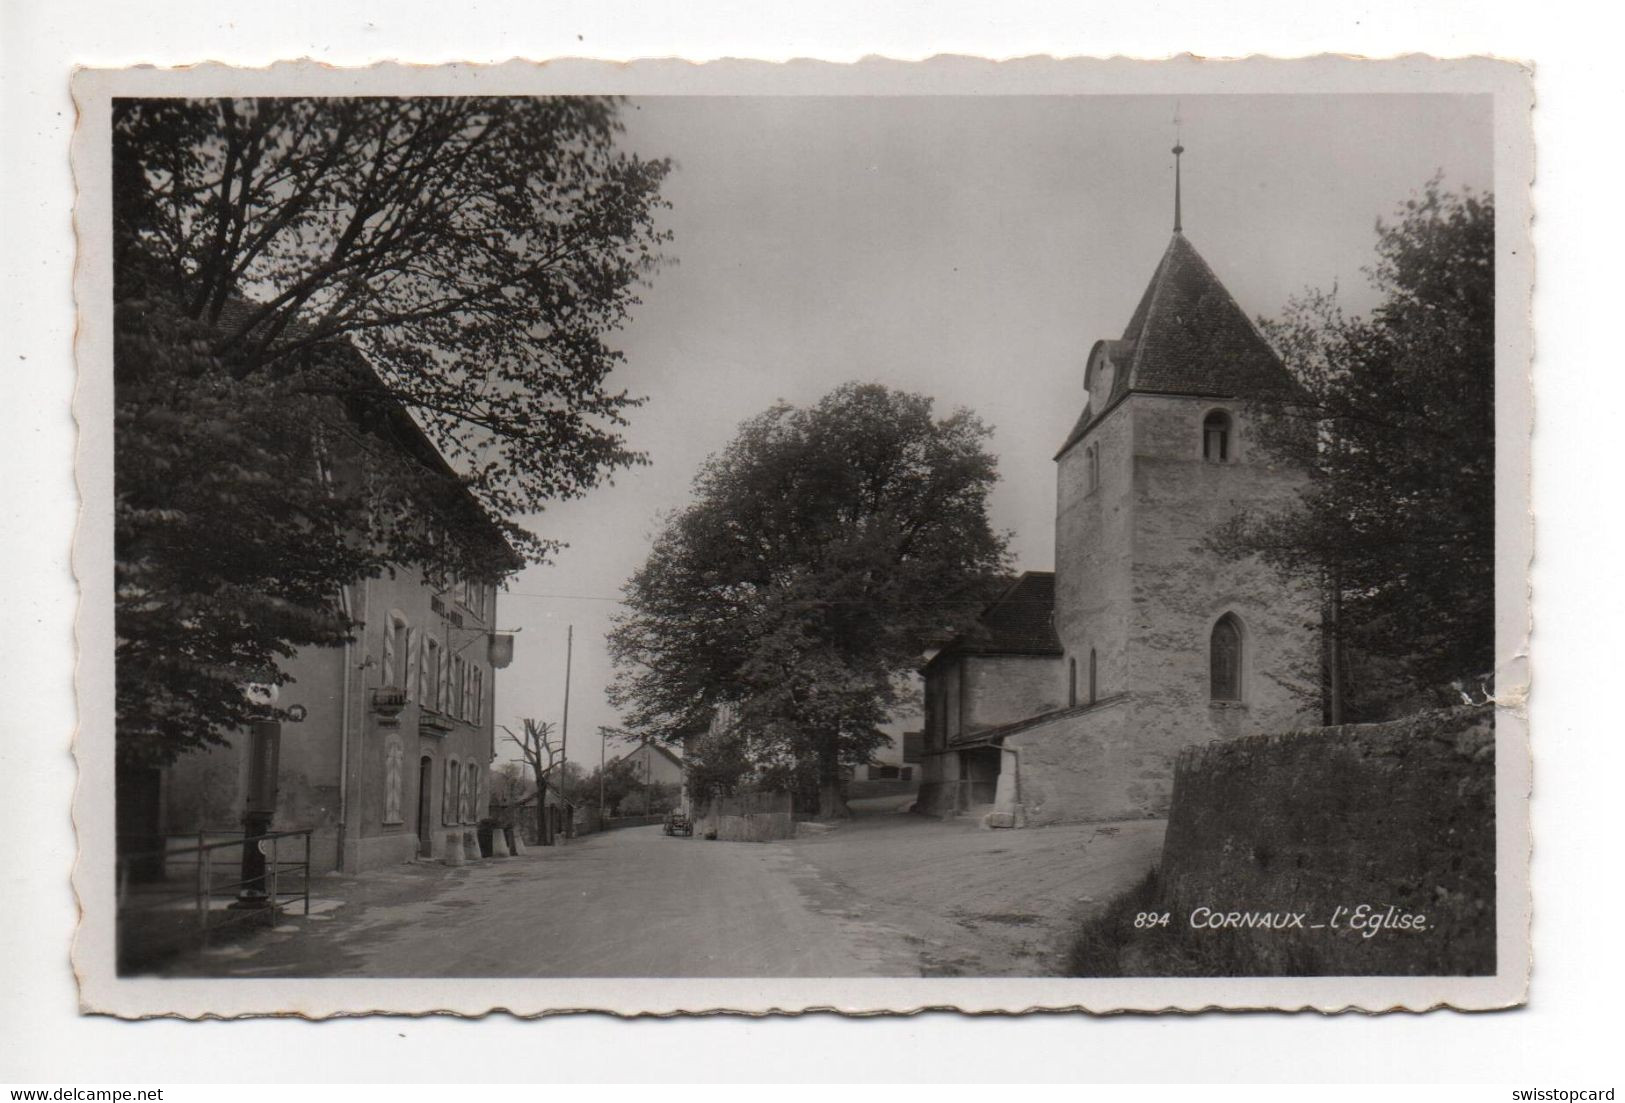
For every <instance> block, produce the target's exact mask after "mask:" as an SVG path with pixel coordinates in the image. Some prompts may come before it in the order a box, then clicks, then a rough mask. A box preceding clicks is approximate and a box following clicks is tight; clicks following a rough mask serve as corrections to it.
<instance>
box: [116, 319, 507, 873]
mask: <svg viewBox="0 0 1625 1103" xmlns="http://www.w3.org/2000/svg"><path fill="white" fill-rule="evenodd" d="M323 351H324V353H326V354H328V355H331V356H333V357H335V358H337V359H338V360H339V361H340V362H341V363H342V364H343V365H344V366H345V367H346V368H347V369H348V370H349V371H350V373H351V377H352V378H353V380H354V381H355V382H356V383H357V384H358V385H361V386H371V387H373V388H376V389H377V390H375V392H374V396H373V397H374V400H373V401H372V403H371V404H370V405H369V407H368V409H367V411H366V415H365V416H364V417H361V418H358V419H357V421H356V428H357V432H358V434H361V435H363V436H365V437H366V438H367V442H368V445H369V448H368V450H369V451H370V453H371V454H372V456H373V457H374V458H373V459H372V460H371V461H370V462H379V461H378V460H377V458H376V457H377V456H378V455H380V454H382V455H383V456H385V457H387V458H388V459H386V461H385V462H389V461H391V460H392V462H397V463H401V464H417V465H421V466H422V467H423V468H425V469H427V471H428V472H429V473H430V474H431V475H435V476H443V477H444V478H445V479H446V480H455V479H456V476H455V474H454V473H453V472H452V471H451V469H450V467H449V466H448V465H447V464H446V461H445V460H444V458H443V457H442V456H441V455H440V453H439V452H438V451H437V450H436V449H435V447H434V445H433V444H432V443H431V442H430V440H429V439H428V437H427V436H425V435H424V433H423V431H422V430H421V429H420V428H419V427H418V425H417V423H416V422H415V421H413V419H412V417H411V416H410V415H409V414H408V413H407V412H406V411H405V410H404V409H403V408H402V407H400V406H399V405H398V404H396V403H394V402H392V401H390V400H389V399H388V398H387V396H382V395H381V394H379V392H381V384H379V383H378V381H377V376H376V375H375V374H374V373H373V370H372V368H371V366H370V365H369V364H368V363H367V361H366V359H365V358H364V357H363V356H362V355H361V353H360V352H359V351H357V350H356V349H355V348H354V347H353V346H351V345H350V344H349V343H348V342H334V343H333V344H332V345H330V346H324V347H323ZM351 416H352V417H354V416H355V415H354V414H352V415H351ZM380 445H381V447H380ZM330 459H331V466H332V468H333V478H335V479H340V480H342V479H345V478H363V477H365V470H366V469H365V468H364V467H363V465H362V463H361V461H360V460H359V459H356V458H354V457H346V456H345V455H333V456H331V457H330ZM442 485H446V484H442ZM452 485H454V484H452ZM449 498H450V500H451V502H452V503H453V504H452V506H450V507H448V506H447V505H446V504H445V500H444V499H442V500H441V504H440V505H439V506H437V507H436V508H437V509H440V510H444V509H447V508H455V509H460V510H461V511H462V515H461V516H459V517H458V518H457V520H458V522H459V523H458V525H457V531H459V532H461V533H463V534H465V535H464V537H463V538H464V539H469V540H474V541H477V543H478V546H477V547H472V548H469V549H467V550H468V551H469V552H470V554H471V556H472V557H473V558H475V559H477V560H479V561H480V562H481V563H482V570H481V572H480V574H481V577H479V578H440V577H432V576H430V575H429V574H428V573H426V572H425V571H423V570H421V569H419V568H417V567H415V566H411V565H401V566H398V567H397V568H396V570H395V571H394V572H393V574H391V575H387V576H385V577H381V578H375V579H368V580H364V581H361V582H359V583H356V584H355V585H352V586H347V587H345V588H344V590H343V592H342V600H343V602H344V604H345V608H346V609H347V610H348V611H349V612H350V615H351V616H352V617H353V618H354V619H356V620H357V621H358V622H360V623H359V627H358V629H357V632H356V635H355V637H354V639H353V640H352V641H351V642H350V643H348V644H346V645H344V646H342V647H307V648H304V649H302V650H300V651H299V652H297V653H296V654H295V655H294V656H293V657H292V658H290V659H288V660H285V661H284V663H283V669H284V671H285V672H286V673H288V674H289V675H291V676H292V681H291V682H290V683H288V684H287V685H284V686H282V687H281V688H280V691H279V696H278V700H277V705H278V707H280V708H284V709H289V708H294V707H297V708H298V709H299V710H301V711H302V712H303V719H302V720H301V721H300V722H298V723H287V724H259V725H255V726H254V730H253V731H243V732H234V733H230V734H229V736H228V738H227V742H226V743H225V744H224V745H221V746H216V747H212V748H208V749H204V750H198V751H194V752H192V753H190V754H187V755H185V756H183V757H182V758H181V759H180V760H179V761H177V762H176V763H175V764H174V765H172V766H170V767H168V768H166V769H161V770H158V769H154V770H128V771H121V775H120V777H119V783H118V792H117V801H118V821H119V833H120V836H121V838H120V847H121V851H124V852H132V851H135V852H139V851H140V850H141V849H142V848H145V847H148V846H150V845H151V844H152V843H153V842H155V841H158V840H162V839H163V838H165V837H169V836H175V835H190V836H192V837H194V838H195V837H197V836H198V835H199V834H200V833H201V834H202V835H204V836H212V835H221V836H229V835H234V834H235V835H239V836H240V835H241V834H242V831H243V828H244V811H245V806H246V803H247V800H248V796H249V794H250V792H258V793H262V794H263V793H267V792H271V793H274V798H275V801H274V812H272V814H271V824H270V827H271V829H272V830H275V831H283V830H300V829H304V828H310V829H312V832H313V834H312V856H311V857H312V864H313V866H314V867H315V868H316V869H318V870H330V869H342V870H345V871H347V872H353V871H357V870H362V869H368V868H373V867H377V866H381V865H386V864H390V863H394V862H401V861H405V860H409V859H411V858H414V857H418V856H423V857H435V858H438V857H440V856H442V855H443V854H444V853H445V852H446V850H447V848H448V847H449V846H457V847H461V846H463V845H464V844H463V836H464V834H465V833H466V832H467V831H470V830H472V829H473V828H474V826H475V825H476V824H477V823H478V821H479V820H480V819H481V817H482V816H483V815H484V814H485V807H486V802H487V799H488V795H489V785H488V784H487V781H486V777H487V771H488V768H489V766H490V764H491V760H492V758H493V720H492V711H493V703H494V695H495V674H496V671H497V670H498V669H500V668H502V667H505V666H507V665H508V663H509V661H510V660H511V658H512V646H513V640H512V637H511V636H506V635H501V634H499V633H498V632H497V623H498V622H497V587H498V585H499V584H500V581H501V580H502V578H503V577H504V576H505V575H507V574H508V573H509V572H511V571H512V570H514V569H516V568H517V566H518V565H519V561H518V557H517V555H516V554H515V553H514V551H513V549H512V548H511V547H509V545H508V544H507V542H506V541H505V539H504V538H503V536H502V534H501V532H500V531H499V530H498V529H497V527H496V526H495V525H494V524H492V523H490V521H489V519H488V518H487V517H486V515H485V514H484V513H483V512H482V511H481V507H480V505H479V503H478V502H476V501H475V499H474V498H473V497H472V496H471V495H469V494H468V493H467V492H466V491H463V490H461V489H460V488H455V490H454V493H452V494H451V495H449ZM445 517H446V515H445V514H444V513H440V514H438V515H437V514H436V513H435V512H433V511H431V510H430V509H429V507H428V506H427V505H425V507H424V514H423V524H424V525H425V526H427V527H429V528H430V529H431V530H436V531H445V530H440V529H439V525H440V523H442V522H443V520H444V519H445ZM471 521H472V522H473V523H472V524H471V523H470V522H471ZM367 529H368V525H367V519H366V518H365V517H357V518H356V521H355V531H356V532H357V533H365V532H366V531H367ZM469 533H473V534H474V535H472V536H469V535H467V534H469Z"/></svg>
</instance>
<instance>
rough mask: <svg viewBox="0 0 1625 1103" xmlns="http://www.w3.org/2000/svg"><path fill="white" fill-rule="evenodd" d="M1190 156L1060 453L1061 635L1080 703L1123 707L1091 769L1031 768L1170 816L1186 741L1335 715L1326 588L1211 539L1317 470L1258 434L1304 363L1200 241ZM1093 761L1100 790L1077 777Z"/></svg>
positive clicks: (1116, 810)
mask: <svg viewBox="0 0 1625 1103" xmlns="http://www.w3.org/2000/svg"><path fill="white" fill-rule="evenodd" d="M1183 152H1184V148H1183V147H1182V146H1180V145H1175V146H1174V149H1173V153H1174V156H1175V181H1176V182H1175V191H1174V195H1175V199H1174V232H1173V238H1172V240H1170V241H1169V243H1168V247H1167V249H1166V250H1165V251H1164V252H1163V255H1162V259H1161V260H1160V261H1159V262H1158V264H1157V268H1156V272H1155V273H1154V274H1153V275H1152V277H1151V282H1150V285H1149V286H1148V287H1147V288H1146V289H1145V293H1144V294H1143V295H1142V296H1141V298H1140V303H1139V306H1138V307H1137V308H1136V309H1135V311H1134V315H1133V317H1132V318H1130V319H1129V323H1128V326H1127V328H1126V329H1125V330H1124V331H1123V334H1122V336H1121V337H1119V338H1117V339H1116V340H1102V341H1098V342H1096V344H1095V346H1094V348H1093V349H1092V350H1091V351H1090V353H1089V357H1088V360H1087V362H1086V365H1085V368H1084V378H1083V386H1084V389H1085V390H1086V391H1087V392H1088V401H1087V405H1086V406H1085V407H1084V410H1083V413H1082V414H1081V416H1080V417H1079V418H1078V420H1077V423H1076V425H1075V426H1074V428H1073V430H1072V432H1071V433H1070V434H1069V435H1068V436H1067V438H1066V441H1065V442H1064V443H1063V444H1062V446H1061V449H1060V451H1059V452H1058V453H1057V455H1056V457H1055V460H1056V464H1057V468H1058V471H1057V475H1058V478H1057V495H1056V527H1055V629H1056V635H1057V637H1058V639H1059V642H1060V645H1061V648H1062V650H1063V653H1064V657H1065V662H1066V666H1067V670H1068V678H1069V682H1070V683H1071V684H1073V685H1077V684H1079V683H1080V682H1082V683H1083V684H1085V685H1086V686H1087V690H1086V696H1085V695H1083V694H1078V693H1074V694H1073V695H1072V699H1073V700H1074V701H1076V700H1078V699H1079V698H1080V697H1081V698H1082V699H1084V700H1088V701H1095V702H1106V701H1116V702H1120V703H1121V704H1120V706H1119V707H1118V709H1117V712H1118V716H1117V717H1116V718H1115V720H1108V719H1107V717H1106V716H1105V715H1101V716H1100V717H1099V718H1098V720H1097V722H1096V723H1094V724H1092V725H1090V727H1091V728H1093V729H1095V730H1094V731H1093V733H1092V736H1093V738H1091V739H1089V740H1088V742H1090V743H1096V742H1098V743H1099V744H1100V745H1099V747H1098V748H1096V752H1097V753H1095V754H1093V755H1092V756H1091V757H1092V758H1093V761H1092V762H1091V763H1090V764H1088V765H1087V766H1085V764H1084V763H1082V762H1078V763H1074V764H1072V765H1073V766H1074V769H1070V770H1061V771H1052V770H1044V771H1034V770H1031V769H1024V770H1023V781H1024V782H1030V784H1027V785H1025V786H1024V789H1025V790H1026V791H1027V792H1026V793H1025V794H1024V795H1026V796H1027V797H1029V798H1038V803H1040V804H1042V803H1044V800H1043V794H1041V793H1040V792H1038V791H1037V790H1039V789H1045V788H1049V789H1053V790H1055V796H1056V797H1057V798H1060V799H1059V806H1058V807H1057V811H1059V810H1060V806H1071V807H1073V808H1074V809H1075V810H1076V811H1085V812H1088V813H1089V815H1088V816H1087V818H1096V816H1098V817H1100V818H1109V817H1110V816H1111V815H1113V814H1125V815H1133V814H1155V813H1157V812H1159V811H1160V810H1161V808H1160V807H1159V806H1165V805H1166V801H1167V795H1168V786H1169V784H1170V780H1171V776H1172V759H1173V756H1174V755H1175V754H1176V753H1177V752H1178V751H1179V750H1180V749H1181V748H1182V747H1185V746H1189V745H1192V744H1197V743H1204V742H1207V741H1209V740H1212V739H1222V738H1234V737H1236V736H1241V735H1249V734H1254V733H1260V732H1279V731H1288V730H1291V729H1293V728H1296V727H1302V726H1305V725H1309V724H1315V723H1318V722H1319V698H1318V688H1317V687H1318V680H1317V679H1318V668H1317V663H1318V656H1319V648H1318V637H1317V628H1316V625H1317V623H1318V604H1317V601H1316V597H1315V595H1314V593H1313V592H1312V590H1311V589H1310V588H1309V587H1306V586H1303V585H1300V584H1297V583H1294V582H1290V581H1288V580H1286V579H1283V578H1282V577H1281V576H1280V575H1278V574H1277V573H1275V572H1274V571H1272V570H1270V569H1268V568H1266V567H1265V566H1264V565H1262V564H1261V563H1258V562H1254V561H1243V562H1237V561H1233V560H1229V559H1225V558H1223V557H1220V556H1217V555H1215V554H1213V553H1210V552H1208V551H1205V550H1204V549H1203V547H1202V542H1203V540H1204V538H1205V537H1206V535H1207V534H1208V533H1209V532H1211V531H1212V530H1213V529H1214V528H1215V527H1216V526H1218V525H1220V524H1222V523H1223V522H1225V521H1226V520H1228V519H1230V518H1231V517H1233V516H1235V515H1236V513H1237V512H1239V511H1240V510H1242V509H1246V508H1253V507H1261V506H1262V507H1268V506H1271V505H1274V504H1279V503H1284V502H1286V501H1290V499H1291V498H1292V497H1293V496H1295V495H1296V494H1297V493H1298V492H1299V490H1300V489H1301V487H1302V485H1303V479H1304V476H1303V474H1302V473H1301V472H1299V471H1296V470H1293V469H1290V468H1287V467H1283V466H1282V465H1280V464H1279V463H1278V462H1277V461H1276V460H1275V459H1274V458H1273V457H1272V456H1270V455H1268V454H1267V453H1266V452H1265V451H1264V449H1263V448H1261V447H1260V446H1258V444H1257V443H1256V441H1255V440H1254V439H1253V438H1252V437H1251V435H1250V429H1251V428H1252V422H1251V421H1250V418H1249V409H1248V402H1249V399H1253V398H1258V397H1261V396H1263V395H1264V394H1266V393H1269V392H1278V391H1279V389H1280V388H1281V387H1282V386H1283V385H1286V386H1290V385H1291V383H1290V377H1289V375H1288V373H1287V371H1286V368H1285V366H1284V365H1283V364H1282V363H1281V361H1280V360H1279V359H1278V358H1277V357H1276V355H1275V353H1274V352H1273V351H1272V350H1271V348H1270V347H1269V345H1268V344H1267V343H1266V342H1265V340H1264V338H1263V337H1262V335H1261V334H1260V333H1259V332H1258V330H1257V328H1256V327H1255V326H1254V325H1253V324H1252V322H1251V321H1250V320H1249V319H1248V317H1247V315H1246V314H1245V313H1244V312H1243V311H1242V309H1241V307H1240V306H1238V305H1237V303H1236V301H1235V299H1234V298H1233V297H1232V296H1231V295H1230V293H1229V291H1227V290H1226V289H1225V287H1224V285H1223V284H1221V283H1220V282H1219V279H1218V277H1217V276H1216V275H1214V273H1213V270H1212V269H1211V268H1210V267H1208V264H1207V262H1206V261H1204V260H1203V259H1202V257H1201V256H1200V255H1199V254H1198V253H1197V251H1196V249H1195V248H1194V247H1193V246H1192V245H1191V243H1190V242H1189V241H1188V240H1187V239H1186V237H1185V235H1184V230H1183V225H1182V218H1181V212H1180V199H1181V196H1180V184H1179V176H1178V173H1179V167H1178V166H1179V161H1178V158H1179V156H1180V155H1181V154H1182V153H1183ZM1043 757H1049V756H1048V755H1045V756H1043ZM1057 765H1058V766H1059V765H1060V764H1059V763H1057ZM1080 770H1081V772H1082V773H1083V774H1089V773H1093V774H1095V778H1094V782H1098V783H1099V784H1096V783H1094V782H1091V781H1090V780H1089V779H1087V778H1086V777H1078V778H1076V779H1073V780H1072V781H1067V782H1063V778H1062V776H1061V775H1062V774H1069V773H1074V772H1078V771H1080ZM1045 775H1054V780H1055V781H1056V782H1057V783H1060V784H1057V785H1050V786H1046V785H1044V777H1045ZM1062 790H1071V791H1072V792H1071V793H1070V794H1068V795H1063V793H1062V792H1061V791H1062ZM1027 803H1028V804H1029V806H1030V805H1031V804H1032V800H1031V799H1029V800H1028V801H1027ZM1042 818H1049V817H1042ZM1066 818H1071V815H1070V814H1069V815H1068V816H1067V817H1066Z"/></svg>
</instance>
